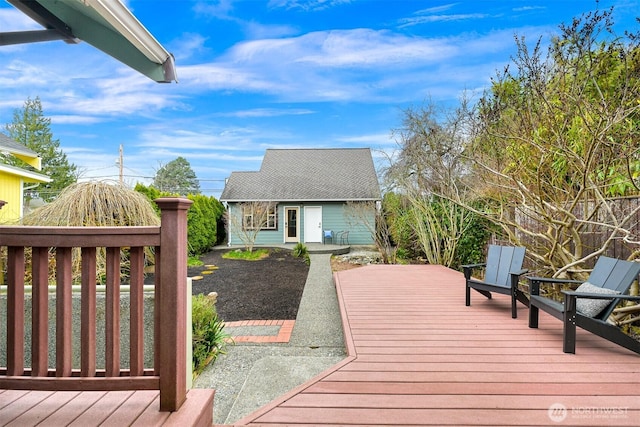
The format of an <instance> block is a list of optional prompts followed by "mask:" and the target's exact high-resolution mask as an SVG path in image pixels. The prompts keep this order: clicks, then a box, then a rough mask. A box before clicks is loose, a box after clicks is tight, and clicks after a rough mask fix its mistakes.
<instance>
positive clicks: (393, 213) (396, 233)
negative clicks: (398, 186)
mask: <svg viewBox="0 0 640 427" xmlns="http://www.w3.org/2000/svg"><path fill="white" fill-rule="evenodd" d="M382 208H383V211H384V213H385V218H386V220H387V223H388V224H389V230H390V233H391V240H392V243H393V244H394V245H396V246H397V251H398V253H397V254H396V256H397V257H399V258H403V259H409V258H416V257H417V256H419V255H421V252H420V249H419V248H418V246H417V244H416V241H415V236H414V232H413V226H412V222H413V219H412V215H411V205H410V203H409V201H408V199H407V198H406V197H403V196H401V195H399V194H396V193H392V192H389V193H386V194H385V195H384V196H383V199H382Z"/></svg>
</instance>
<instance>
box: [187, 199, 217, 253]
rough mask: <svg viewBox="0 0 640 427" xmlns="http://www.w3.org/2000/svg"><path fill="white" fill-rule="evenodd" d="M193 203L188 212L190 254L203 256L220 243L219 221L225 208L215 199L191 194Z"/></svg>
mask: <svg viewBox="0 0 640 427" xmlns="http://www.w3.org/2000/svg"><path fill="white" fill-rule="evenodd" d="M187 198H188V199H189V200H191V201H193V204H192V205H191V208H189V211H188V212H187V228H188V229H187V238H188V240H189V253H191V254H202V253H205V252H208V251H209V250H211V248H212V247H213V246H214V245H215V244H216V242H217V241H218V220H219V219H220V217H222V214H223V213H224V207H223V206H222V203H220V202H219V201H218V200H217V199H216V198H215V197H207V196H203V195H201V194H189V195H188V196H187Z"/></svg>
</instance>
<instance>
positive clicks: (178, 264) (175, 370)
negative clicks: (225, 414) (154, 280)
mask: <svg viewBox="0 0 640 427" xmlns="http://www.w3.org/2000/svg"><path fill="white" fill-rule="evenodd" d="M155 202H156V204H157V205H158V207H159V208H160V210H161V212H162V222H161V225H160V228H161V230H160V246H161V248H162V256H161V261H160V266H159V268H160V277H161V282H160V283H159V286H160V289H159V290H160V292H159V294H160V295H158V293H156V298H158V297H159V299H160V301H159V304H157V305H156V307H158V308H159V310H160V313H159V319H160V322H161V324H159V325H158V324H156V328H161V333H160V334H159V339H160V342H159V345H158V346H157V347H156V348H157V349H159V352H160V354H159V358H158V359H159V367H158V371H159V374H160V410H161V411H176V410H178V409H179V408H180V406H181V405H182V403H183V402H184V400H185V399H186V394H187V385H186V376H185V365H186V364H187V363H190V361H187V343H186V323H187V301H186V298H187V295H186V286H187V210H188V209H189V206H191V203H192V202H191V201H190V200H188V199H183V198H160V199H156V200H155Z"/></svg>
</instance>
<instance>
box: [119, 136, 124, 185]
mask: <svg viewBox="0 0 640 427" xmlns="http://www.w3.org/2000/svg"><path fill="white" fill-rule="evenodd" d="M122 151H123V150H122V144H120V156H119V157H118V165H119V166H120V175H119V176H120V185H123V178H124V176H123V173H122V171H123V168H124V165H123V164H122V163H123V159H122Z"/></svg>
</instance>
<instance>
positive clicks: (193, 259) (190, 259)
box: [187, 255, 204, 267]
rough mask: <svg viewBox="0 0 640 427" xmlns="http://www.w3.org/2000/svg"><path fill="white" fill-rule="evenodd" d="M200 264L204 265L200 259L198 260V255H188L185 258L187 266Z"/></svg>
mask: <svg viewBox="0 0 640 427" xmlns="http://www.w3.org/2000/svg"><path fill="white" fill-rule="evenodd" d="M201 265H204V263H203V262H202V260H200V258H199V257H197V256H193V255H190V256H189V257H188V258H187V266H188V267H200V266H201Z"/></svg>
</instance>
